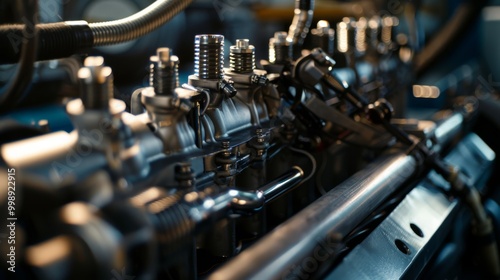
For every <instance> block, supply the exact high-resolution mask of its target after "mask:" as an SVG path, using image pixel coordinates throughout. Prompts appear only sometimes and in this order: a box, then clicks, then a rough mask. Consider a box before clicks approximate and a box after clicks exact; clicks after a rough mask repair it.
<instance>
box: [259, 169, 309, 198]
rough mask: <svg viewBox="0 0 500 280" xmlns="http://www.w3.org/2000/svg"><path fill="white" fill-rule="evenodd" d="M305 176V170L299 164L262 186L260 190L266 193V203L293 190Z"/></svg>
mask: <svg viewBox="0 0 500 280" xmlns="http://www.w3.org/2000/svg"><path fill="white" fill-rule="evenodd" d="M303 178H304V171H302V169H301V168H300V167H298V166H293V167H292V169H290V170H289V171H288V172H286V173H285V174H283V175H282V176H280V177H279V178H277V179H275V180H273V181H271V182H269V183H268V184H266V185H265V186H262V187H261V188H260V189H259V191H261V192H262V193H263V194H264V198H265V200H266V203H269V202H271V201H273V200H274V199H276V198H278V197H280V196H281V195H283V194H284V193H286V192H288V191H290V190H292V189H293V188H294V187H295V186H297V185H298V184H299V183H300V182H302V179H303Z"/></svg>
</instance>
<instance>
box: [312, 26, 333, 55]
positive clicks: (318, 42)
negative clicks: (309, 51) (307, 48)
mask: <svg viewBox="0 0 500 280" xmlns="http://www.w3.org/2000/svg"><path fill="white" fill-rule="evenodd" d="M311 35H312V40H313V44H314V47H316V48H321V49H322V50H323V51H325V52H326V53H327V54H328V55H329V56H333V54H334V52H335V30H334V29H333V28H330V24H329V23H328V21H326V20H320V21H318V24H317V26H316V28H314V29H311Z"/></svg>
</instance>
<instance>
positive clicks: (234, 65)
mask: <svg viewBox="0 0 500 280" xmlns="http://www.w3.org/2000/svg"><path fill="white" fill-rule="evenodd" d="M229 51H230V53H229V69H230V70H231V71H232V72H235V73H253V70H254V69H255V47H254V46H252V45H250V44H249V41H248V39H237V40H236V45H234V46H231V48H230V49H229Z"/></svg>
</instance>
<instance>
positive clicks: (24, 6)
mask: <svg viewBox="0 0 500 280" xmlns="http://www.w3.org/2000/svg"><path fill="white" fill-rule="evenodd" d="M20 7H21V10H23V11H25V15H24V16H25V17H26V18H28V19H32V25H31V26H30V25H25V26H23V29H22V31H23V33H24V34H26V35H27V36H24V37H20V38H23V39H24V40H22V47H21V50H20V51H19V50H18V53H19V55H20V56H21V60H20V63H19V65H18V67H17V70H16V72H15V74H14V76H13V77H12V79H10V81H9V82H8V83H7V84H6V85H4V86H3V87H2V88H1V89H0V112H4V111H6V110H8V108H10V107H13V106H15V105H16V104H17V103H18V102H19V100H20V99H21V97H22V96H23V94H24V91H25V90H26V87H27V86H28V85H29V84H30V82H31V76H32V75H33V63H34V62H35V61H36V49H37V41H38V31H37V29H36V24H37V22H38V18H37V16H38V14H37V11H38V0H33V1H29V0H26V1H24V0H23V1H20ZM7 34H8V33H7ZM2 45H3V44H2V42H0V46H2ZM0 53H2V50H1V49H0Z"/></svg>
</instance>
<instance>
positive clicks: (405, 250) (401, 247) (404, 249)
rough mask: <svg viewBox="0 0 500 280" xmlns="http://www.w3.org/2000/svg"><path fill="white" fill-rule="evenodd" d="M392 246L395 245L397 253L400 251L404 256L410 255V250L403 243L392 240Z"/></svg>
mask: <svg viewBox="0 0 500 280" xmlns="http://www.w3.org/2000/svg"><path fill="white" fill-rule="evenodd" d="M394 244H396V247H398V249H399V251H401V253H403V254H406V255H409V254H411V251H410V248H408V246H407V245H406V244H405V243H404V242H403V241H401V240H399V239H396V240H394Z"/></svg>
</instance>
